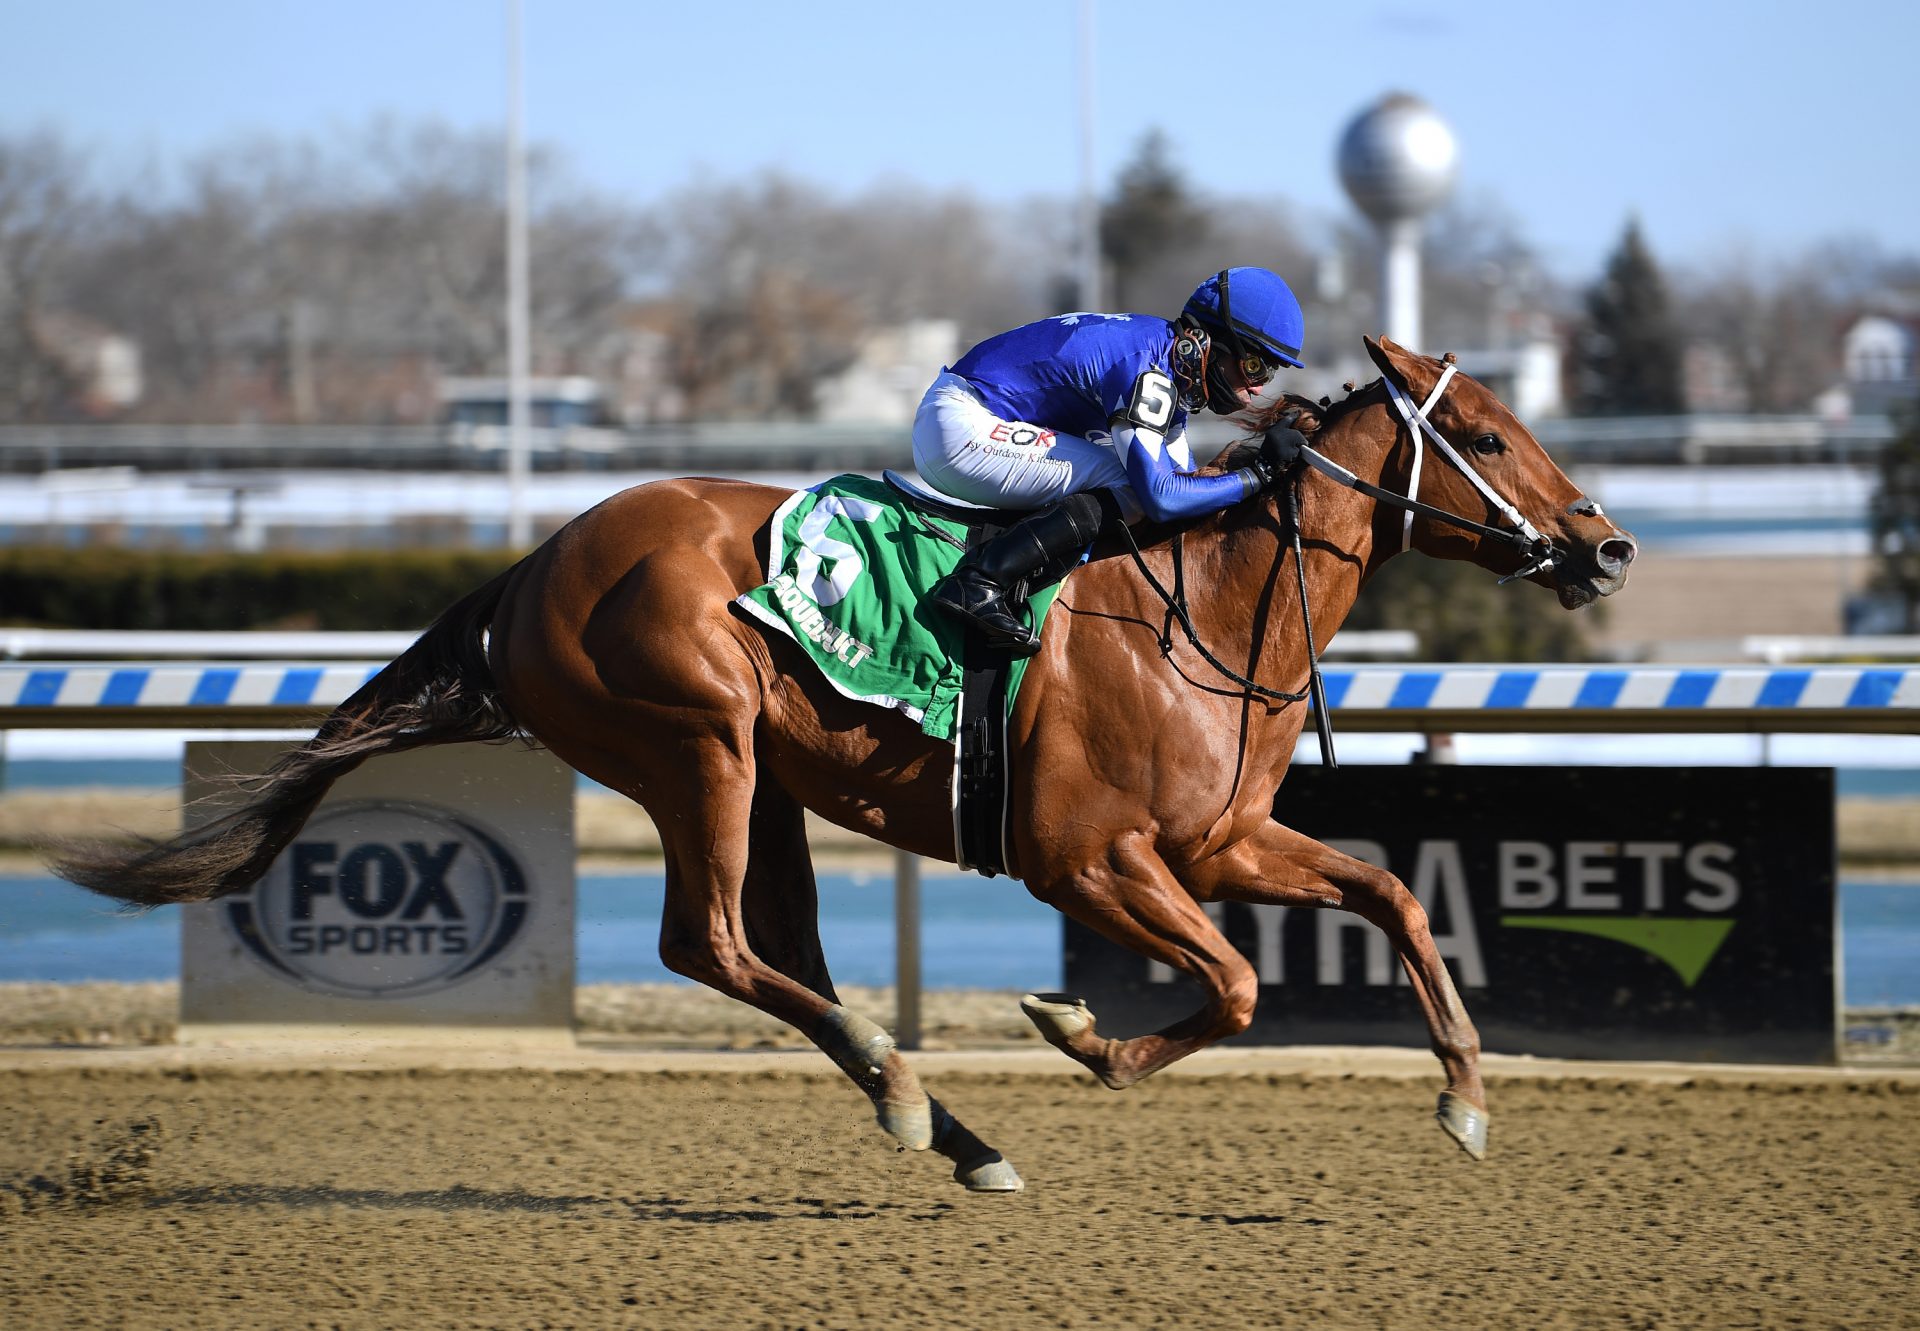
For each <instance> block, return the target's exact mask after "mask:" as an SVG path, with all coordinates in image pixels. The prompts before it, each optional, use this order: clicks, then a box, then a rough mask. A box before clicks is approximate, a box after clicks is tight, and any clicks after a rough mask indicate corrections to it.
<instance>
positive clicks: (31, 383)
mask: <svg viewBox="0 0 1920 1331" xmlns="http://www.w3.org/2000/svg"><path fill="white" fill-rule="evenodd" d="M94 206H95V205H94V199H93V197H92V194H91V191H90V190H89V188H88V185H87V182H86V172H85V168H84V166H83V164H82V162H81V160H80V158H79V156H78V154H77V153H76V152H75V151H74V150H73V149H72V148H70V147H69V146H68V145H67V144H66V143H65V142H64V141H63V140H61V139H60V138H58V137H57V136H55V135H53V134H51V133H37V134H31V135H27V136H24V137H18V138H0V412H4V413H6V414H7V415H8V416H11V417H12V418H13V419H16V420H47V419H52V418H55V417H58V416H60V415H63V414H65V413H66V412H68V411H70V410H72V409H73V407H74V405H75V398H76V396H77V393H78V390H79V387H80V385H79V381H78V376H77V375H76V374H75V373H74V371H73V370H72V368H71V367H70V366H69V365H68V364H67V363H66V361H65V360H64V359H63V358H62V357H61V356H60V355H59V354H58V351H57V350H56V348H54V347H53V346H52V345H51V344H50V342H49V339H48V336H47V324H46V320H47V315H48V314H49V313H50V311H51V310H52V308H53V307H54V304H55V302H56V301H57V299H58V297H57V288H58V286H59V284H60V282H61V281H62V279H63V277H64V276H65V269H66V268H67V266H68V265H69V264H70V262H71V260H72V257H73V254H74V251H75V247H76V245H77V243H78V239H79V238H78V236H77V232H78V230H79V228H80V227H81V226H82V225H83V224H84V223H85V221H86V220H88V218H89V216H90V214H91V213H92V210H93V208H94Z"/></svg>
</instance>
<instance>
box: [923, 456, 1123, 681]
mask: <svg viewBox="0 0 1920 1331" xmlns="http://www.w3.org/2000/svg"><path fill="white" fill-rule="evenodd" d="M1100 519H1101V512H1100V501H1099V500H1098V499H1096V498H1094V496H1092V495H1090V494H1076V495H1069V496H1067V497H1066V498H1065V499H1063V500H1061V501H1060V502H1059V503H1057V504H1055V505H1054V506H1053V507H1051V508H1043V509H1041V510H1040V511H1039V512H1038V513H1034V514H1032V515H1030V516H1028V517H1025V518H1022V519H1021V520H1020V521H1018V522H1016V523H1014V524H1013V526H1011V527H1009V528H1007V529H1006V530H1005V531H1003V532H1001V533H1000V534H999V535H998V536H996V537H994V538H993V539H992V540H990V541H987V542H986V543H984V544H983V545H981V546H979V547H978V548H977V549H973V550H969V551H968V552H967V557H966V558H965V559H964V560H962V561H961V563H960V567H958V568H956V569H955V570H954V571H953V572H951V573H949V574H948V575H947V576H946V577H944V578H942V579H941V580H940V581H939V582H937V583H935V584H934V588H933V591H932V592H930V593H929V594H928V595H929V599H930V600H931V601H932V602H933V604H934V605H936V606H939V607H940V608H941V609H942V610H944V611H946V612H947V613H948V614H950V615H956V616H958V617H959V618H961V619H964V620H966V621H967V623H969V624H971V625H973V627H974V628H976V629H978V630H979V631H980V634H981V636H983V637H984V638H986V640H987V641H988V643H990V644H992V645H993V646H995V647H1003V648H1005V649H1006V650H1007V651H1009V652H1011V653H1012V654H1013V655H1015V656H1032V655H1033V654H1034V653H1036V652H1038V651H1039V650H1040V635H1039V634H1037V633H1035V632H1034V631H1033V630H1032V629H1030V628H1028V627H1027V625H1026V623H1025V622H1024V621H1023V620H1022V619H1021V617H1020V614H1019V612H1020V611H1021V610H1022V609H1023V608H1024V603H1025V596H1024V588H1022V587H1021V586H1020V584H1021V583H1022V582H1023V581H1025V580H1026V579H1027V578H1030V577H1032V576H1033V574H1034V573H1036V572H1038V571H1039V570H1041V569H1044V568H1046V567H1047V566H1048V565H1049V564H1053V563H1055V562H1057V561H1060V560H1064V559H1065V558H1067V557H1068V556H1069V555H1072V554H1074V553H1075V552H1076V551H1079V550H1082V549H1084V548H1086V547H1087V546H1088V545H1091V544H1092V543H1093V539H1094V537H1096V536H1098V535H1099V534H1100Z"/></svg>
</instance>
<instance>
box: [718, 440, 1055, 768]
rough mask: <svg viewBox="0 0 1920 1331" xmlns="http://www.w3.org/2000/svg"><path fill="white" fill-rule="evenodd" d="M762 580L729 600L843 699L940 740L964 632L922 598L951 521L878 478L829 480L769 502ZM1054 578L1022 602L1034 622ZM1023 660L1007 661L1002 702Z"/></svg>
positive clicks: (938, 568)
mask: <svg viewBox="0 0 1920 1331" xmlns="http://www.w3.org/2000/svg"><path fill="white" fill-rule="evenodd" d="M767 537H768V539H767V578H768V581H767V582H766V583H765V584H763V585H762V586H759V587H756V588H754V589H753V590H752V591H750V592H748V593H746V594H745V595H744V596H741V597H740V598H738V600H736V601H735V604H736V605H738V606H739V607H740V609H741V610H742V611H743V612H744V613H746V614H748V615H751V616H752V617H753V618H755V619H757V620H759V621H760V622H762V623H764V624H767V625H770V626H771V627H773V628H775V629H778V630H779V631H780V632H782V633H784V634H786V635H787V636H788V637H790V638H792V639H793V640H794V641H795V642H796V643H798V644H799V645H800V648H801V650H802V651H804V652H806V654H807V655H808V656H809V657H810V658H812V660H813V663H814V664H815V665H816V666H818V667H819V668H820V673H821V674H823V675H825V676H826V678H827V682H828V683H829V684H831V685H833V687H834V688H836V689H838V690H839V691H840V692H841V693H844V694H845V695H846V696H847V697H849V698H857V699H859V700H860V701H861V702H870V703H874V704H876V705H877V706H881V707H891V708H893V709H894V710H896V711H900V712H904V713H905V714H906V715H907V716H909V717H911V718H912V719H913V720H915V721H917V722H918V723H919V725H920V729H921V730H923V731H925V732H926V733H927V734H929V735H931V736H933V737H934V738H935V739H952V738H953V731H954V724H955V720H956V715H957V712H958V710H959V702H960V673H961V656H960V654H961V651H962V649H963V647H964V645H965V641H966V636H967V632H966V629H965V628H964V627H963V626H962V625H961V624H960V623H959V622H958V621H957V620H954V619H951V618H949V617H948V616H946V615H943V614H941V613H940V612H939V611H937V610H935V609H933V608H932V607H931V606H929V605H926V604H925V603H924V601H923V598H924V597H925V595H926V593H927V591H928V590H929V589H930V588H931V587H932V586H933V584H934V583H936V582H938V581H939V580H940V579H941V578H944V577H945V576H946V575H947V574H949V573H951V572H952V571H953V569H954V567H955V566H956V565H958V564H959V562H960V558H961V556H962V554H964V553H965V550H966V541H967V531H966V528H965V527H964V526H963V525H962V524H960V523H958V522H950V521H948V520H946V519H944V518H937V517H931V516H929V515H927V514H925V513H921V512H920V511H918V510H917V509H915V508H913V507H911V506H910V505H909V504H908V503H907V502H906V501H905V500H904V499H902V498H901V497H900V496H899V495H898V494H896V493H895V492H894V491H893V490H891V489H889V488H888V487H887V486H886V485H885V484H883V483H882V482H880V481H876V480H871V479H869V478H868V477H865V476H852V475H848V476H836V477H834V478H833V479H832V480H830V481H823V482H822V483H821V484H819V485H816V486H814V487H812V488H811V489H807V490H800V491H796V492H795V494H794V496H793V497H792V498H791V499H789V500H787V502H786V503H784V504H782V505H780V507H779V508H778V509H777V510H775V512H774V515H773V519H772V521H771V522H770V523H769V524H768V533H767ZM1059 591H1060V586H1059V584H1058V583H1055V584H1053V585H1052V586H1050V587H1047V588H1045V589H1044V590H1042V591H1040V592H1038V593H1036V594H1035V595H1034V596H1033V597H1032V599H1031V600H1029V601H1028V605H1029V607H1030V611H1029V613H1030V615H1031V616H1032V617H1033V618H1032V622H1033V624H1034V625H1035V626H1036V627H1038V626H1039V624H1040V622H1041V619H1042V618H1043V617H1044V616H1045V615H1046V612H1047V607H1049V606H1050V605H1052V604H1053V600H1054V597H1055V596H1057V595H1058V594H1059ZM1026 668H1027V662H1026V661H1024V660H1016V661H1014V662H1012V664H1011V667H1010V674H1009V676H1008V679H1007V707H1008V709H1009V710H1011V709H1012V707H1013V700H1014V698H1015V697H1016V696H1017V694H1018V692H1019V688H1020V681H1021V679H1022V678H1023V676H1024V675H1025V673H1026Z"/></svg>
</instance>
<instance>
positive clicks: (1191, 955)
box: [1021, 836, 1259, 1091]
mask: <svg viewBox="0 0 1920 1331" xmlns="http://www.w3.org/2000/svg"><path fill="white" fill-rule="evenodd" d="M1028 890H1029V891H1031V892H1032V893H1033V894H1034V896H1036V897H1038V898H1039V899H1040V900H1042V901H1044V902H1046V903H1047V904H1048V905H1050V906H1052V907H1053V908H1054V909H1055V910H1058V911H1060V912H1061V913H1062V914H1064V915H1069V916H1071V917H1072V918H1074V919H1076V920H1078V921H1079V922H1080V923H1082V924H1084V925H1086V926H1087V927H1088V928H1090V929H1092V930H1094V931H1095V932H1096V933H1098V934H1101V935H1102V936H1103V937H1106V938H1109V939H1111V940H1112V941H1114V942H1116V943H1118V944H1120V945H1121V946H1122V947H1125V948H1127V949H1129V950H1130V951H1133V952H1137V953H1139V954H1140V955H1141V956H1143V957H1146V958H1148V959H1149V960H1151V961H1159V962H1164V963H1166V964H1167V965H1169V966H1172V967H1173V968H1174V969H1175V970H1179V971H1183V972H1185V973H1186V974H1188V975H1191V976H1192V977H1193V978H1194V979H1195V980H1197V981H1199V983H1200V986H1201V988H1202V989H1203V990H1205V992H1206V996H1207V1001H1206V1004H1205V1005H1204V1006H1203V1007H1201V1008H1200V1010H1199V1011H1197V1012H1194V1013H1192V1014H1190V1015H1188V1016H1186V1017H1183V1018H1181V1019H1180V1020H1179V1021H1176V1022H1174V1023H1173V1024H1172V1025H1171V1026H1168V1027H1166V1028H1165V1029H1163V1030H1159V1031H1156V1032H1154V1033H1153V1034H1152V1035H1142V1036H1138V1037H1136V1038H1134V1039H1131V1040H1109V1039H1103V1038H1101V1037H1100V1036H1099V1035H1097V1034H1096V1033H1095V1031H1094V1021H1093V1014H1092V1013H1091V1012H1090V1011H1089V1010H1088V1009H1087V1005H1086V1004H1085V1003H1083V1002H1081V1001H1080V1000H1079V999H1077V998H1074V997H1071V996H1070V995H1066V994H1039V995H1035V994H1029V995H1028V996H1027V998H1026V1000H1025V1001H1024V1002H1023V1003H1022V1004H1021V1007H1022V1008H1024V1009H1025V1011H1026V1013H1027V1016H1028V1017H1029V1018H1031V1019H1032V1021H1033V1023H1034V1025H1036V1026H1038V1027H1039V1028H1040V1033H1041V1034H1042V1035H1044V1036H1046V1038H1047V1040H1048V1041H1049V1042H1050V1043H1052V1044H1054V1045H1056V1046H1058V1047H1059V1048H1060V1049H1061V1050H1063V1051H1065V1052H1066V1053H1067V1054H1069V1055H1071V1056H1072V1057H1073V1058H1075V1059H1077V1060H1078V1061H1079V1062H1081V1063H1084V1064H1085V1065H1086V1066H1087V1067H1088V1068H1090V1069H1091V1070H1092V1071H1093V1072H1094V1073H1095V1075H1097V1076H1098V1077H1099V1078H1100V1080H1101V1081H1103V1082H1105V1083H1106V1084H1107V1085H1108V1086H1109V1087H1111V1088H1112V1089H1114V1090H1116V1091H1118V1090H1124V1089H1125V1088H1126V1087H1129V1086H1131V1085H1133V1084H1134V1083H1135V1082H1137V1081H1139V1080H1140V1079H1141V1078H1142V1077H1146V1076H1149V1075H1151V1074H1152V1073H1155V1072H1158V1071H1159V1070H1160V1069H1161V1068H1164V1067H1166V1066H1167V1065H1168V1064H1169V1063H1173V1062H1176V1061H1177V1060H1179V1059H1182V1058H1185V1057H1186V1056H1187V1055H1188V1054H1191V1053H1193V1052H1194V1051H1195V1050H1196V1049H1204V1048H1205V1047H1206V1046H1208V1045H1210V1044H1213V1043H1214V1042H1215V1041H1217V1040H1222V1039H1225V1038H1226V1037H1227V1036H1229V1035H1238V1034H1239V1033H1240V1032H1241V1031H1244V1030H1245V1029H1246V1028H1247V1025H1248V1023H1250V1022H1251V1021H1252V1020H1253V1005H1254V1000H1255V997H1256V994H1257V991H1258V989H1259V981H1258V978H1257V977H1256V976H1255V975H1254V972H1253V967H1252V966H1251V965H1249V964H1248V962H1247V959H1246V958H1245V957H1243V956H1241V955H1240V952H1239V950H1238V949H1236V948H1235V947H1234V946H1233V944H1231V943H1229V942H1228V941H1227V940H1226V939H1225V938H1223V937H1221V935H1220V931H1219V930H1218V929H1216V928H1214V926H1213V921H1212V920H1210V919H1208V918H1207V914H1206V912H1205V911H1203V910H1201V909H1200V906H1199V905H1198V903H1196V902H1195V900H1194V898H1193V896H1192V894H1191V893H1189V892H1188V891H1187V890H1186V888H1184V887H1182V886H1181V884H1180V883H1179V881H1178V880H1176V879H1175V878H1174V876H1173V874H1172V873H1171V872H1170V871H1169V870H1168V869H1167V866H1166V864H1165V863H1164V862H1163V861H1162V860H1161V859H1160V857H1159V856H1158V855H1157V854H1155V853H1154V851H1153V849H1152V846H1151V845H1150V844H1149V843H1148V842H1147V839H1146V838H1145V837H1140V836H1132V837H1123V838H1121V839H1120V840H1119V841H1118V842H1116V843H1115V844H1114V845H1112V846H1111V847H1109V848H1108V849H1107V851H1106V854H1105V856H1104V858H1103V859H1102V861H1101V862H1099V863H1097V864H1093V865H1088V866H1086V867H1084V868H1082V869H1081V870H1079V871H1078V872H1075V873H1072V874H1069V875H1066V876H1064V877H1062V878H1060V879H1058V880H1055V881H1051V882H1048V883H1045V884H1041V885H1036V884H1034V883H1032V882H1029V883H1028Z"/></svg>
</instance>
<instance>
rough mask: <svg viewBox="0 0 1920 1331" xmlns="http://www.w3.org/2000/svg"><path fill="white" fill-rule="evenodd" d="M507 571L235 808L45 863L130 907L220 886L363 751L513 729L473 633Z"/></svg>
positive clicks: (245, 879) (68, 849)
mask: <svg viewBox="0 0 1920 1331" xmlns="http://www.w3.org/2000/svg"><path fill="white" fill-rule="evenodd" d="M514 572H515V570H514V569H508V570H507V571H506V572H505V573H502V574H501V575H500V576H499V577H497V578H495V579H494V580H493V581H491V582H489V583H487V584H486V585H485V586H484V587H481V588H480V589H479V590H477V591H474V592H471V593H469V594H468V595H467V596H465V597H463V598H462V599H461V600H459V601H456V602H455V603H454V604H453V605H452V606H450V607H449V608H448V609H447V610H446V612H445V613H443V614H442V615H441V616H440V617H439V618H438V619H437V620H435V621H434V622H433V625H432V627H430V628H429V629H428V630H427V631H426V632H425V633H423V634H421V635H420V638H419V640H418V641H416V642H415V643H414V644H413V645H412V646H411V647H409V648H407V650H406V651H404V652H402V653H401V654H400V655H399V656H398V657H396V658H395V659H394V661H393V663H392V664H390V665H389V666H387V668H386V669H384V670H382V671H381V672H380V673H379V674H377V675H375V676H374V677H373V678H372V679H370V680H368V681H367V682H366V683H365V684H364V685H362V686H361V687H360V689H359V690H358V691H357V692H356V693H355V694H354V695H353V696H352V697H351V698H348V699H347V700H346V701H345V702H343V703H341V704H340V705H339V706H338V707H336V708H335V709H334V710H333V712H332V713H331V714H330V715H329V716H328V717H327V719H326V720H325V721H324V722H323V723H322V724H321V726H320V729H319V732H318V733H317V734H315V735H314V737H313V738H312V739H311V740H308V741H307V742H306V743H305V744H304V745H302V746H301V747H299V748H297V749H294V750H293V751H291V752H290V753H287V754H286V755H285V756H283V757H281V758H280V759H279V760H278V761H276V762H275V763H274V764H273V765H272V766H271V767H269V768H268V769H267V770H266V771H265V772H263V773H261V774H260V775H259V776H258V777H257V778H251V779H250V780H246V781H243V783H242V784H245V785H248V786H249V787H250V790H249V797H248V799H247V801H246V803H245V804H243V805H241V806H240V807H239V808H237V809H235V810H233V811H232V812H230V813H227V814H224V815H222V816H221V817H219V818H215V819H213V820H211V821H210V822H208V823H206V824H204V825H202V826H200V827H195V828H192V829H190V830H188V831H185V832H182V833H181V834H180V835H178V836H176V837H174V838H172V839H171V840H152V839H145V838H143V839H142V840H141V842H139V843H138V844H136V845H134V846H131V847H129V846H126V845H124V844H117V845H116V844H112V843H93V844H63V845H60V846H57V847H55V853H54V857H53V859H52V863H51V867H52V869H53V872H55V873H57V874H59V875H60V876H61V877H62V878H65V879H67V880H68V881H70V882H74V883H78V884H79V885H80V886H82V887H85V888H88V889H90V890H92V891H95V892H98V893H100V894H102V895H103V896H109V897H116V898H118V899H119V900H121V901H126V902H131V903H134V904H136V905H141V906H163V905H167V904H169V903H172V902H179V901H207V900H211V899H212V898H214V897H220V896H225V895H227V894H228V893H230V892H238V891H241V890H242V889H244V888H246V887H248V886H250V885H252V884H253V883H254V882H255V881H256V880H258V879H259V877H260V876H261V875H262V874H264V873H265V872H266V871H267V866H269V865H270V864H272V863H273V860H274V857H275V856H276V855H278V854H279V853H280V852H281V851H282V850H283V849H285V848H286V845H287V843H288V842H289V841H291V840H293V838H294V836H295V835H296V834H297V833H298V832H299V831H300V829H301V827H302V826H304V825H305V823H306V821H307V819H308V817H309V816H310V815H311V814H312V813H313V810H314V807H315V806H316V805H318V804H319V803H320V800H321V799H322V797H324V796H325V795H326V793H327V791H328V789H329V788H331V787H332V785H333V783H334V782H335V781H338V780H339V779H340V778H341V777H343V776H345V775H346V774H347V773H348V772H351V771H352V770H353V769H354V768H356V767H358V766H359V765H360V764H361V763H363V762H365V761H366V760H367V759H369V758H372V757H374V756H375V755H377V754H382V753H400V752H403V751H405V750H407V749H418V748H422V747H425V746H427V745H430V744H450V743H454V742H457V741H461V740H491V741H500V740H505V739H510V738H512V737H513V736H514V735H515V734H516V733H517V728H516V726H515V724H514V721H513V718H512V717H511V716H510V715H509V714H508V712H507V708H506V704H505V703H504V702H503V701H502V700H501V698H500V693H499V689H498V686H497V685H496V683H495V681H494V678H493V672H492V671H491V670H490V669H489V668H488V666H487V652H486V646H485V644H484V642H483V640H482V635H483V634H484V633H485V632H486V629H487V626H488V624H489V623H490V622H491V621H492V619H493V615H494V611H495V609H496V608H497V607H498V606H499V604H500V600H501V598H502V596H504V595H505V593H506V588H507V581H508V579H509V578H511V577H512V576H513V574H514Z"/></svg>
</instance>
